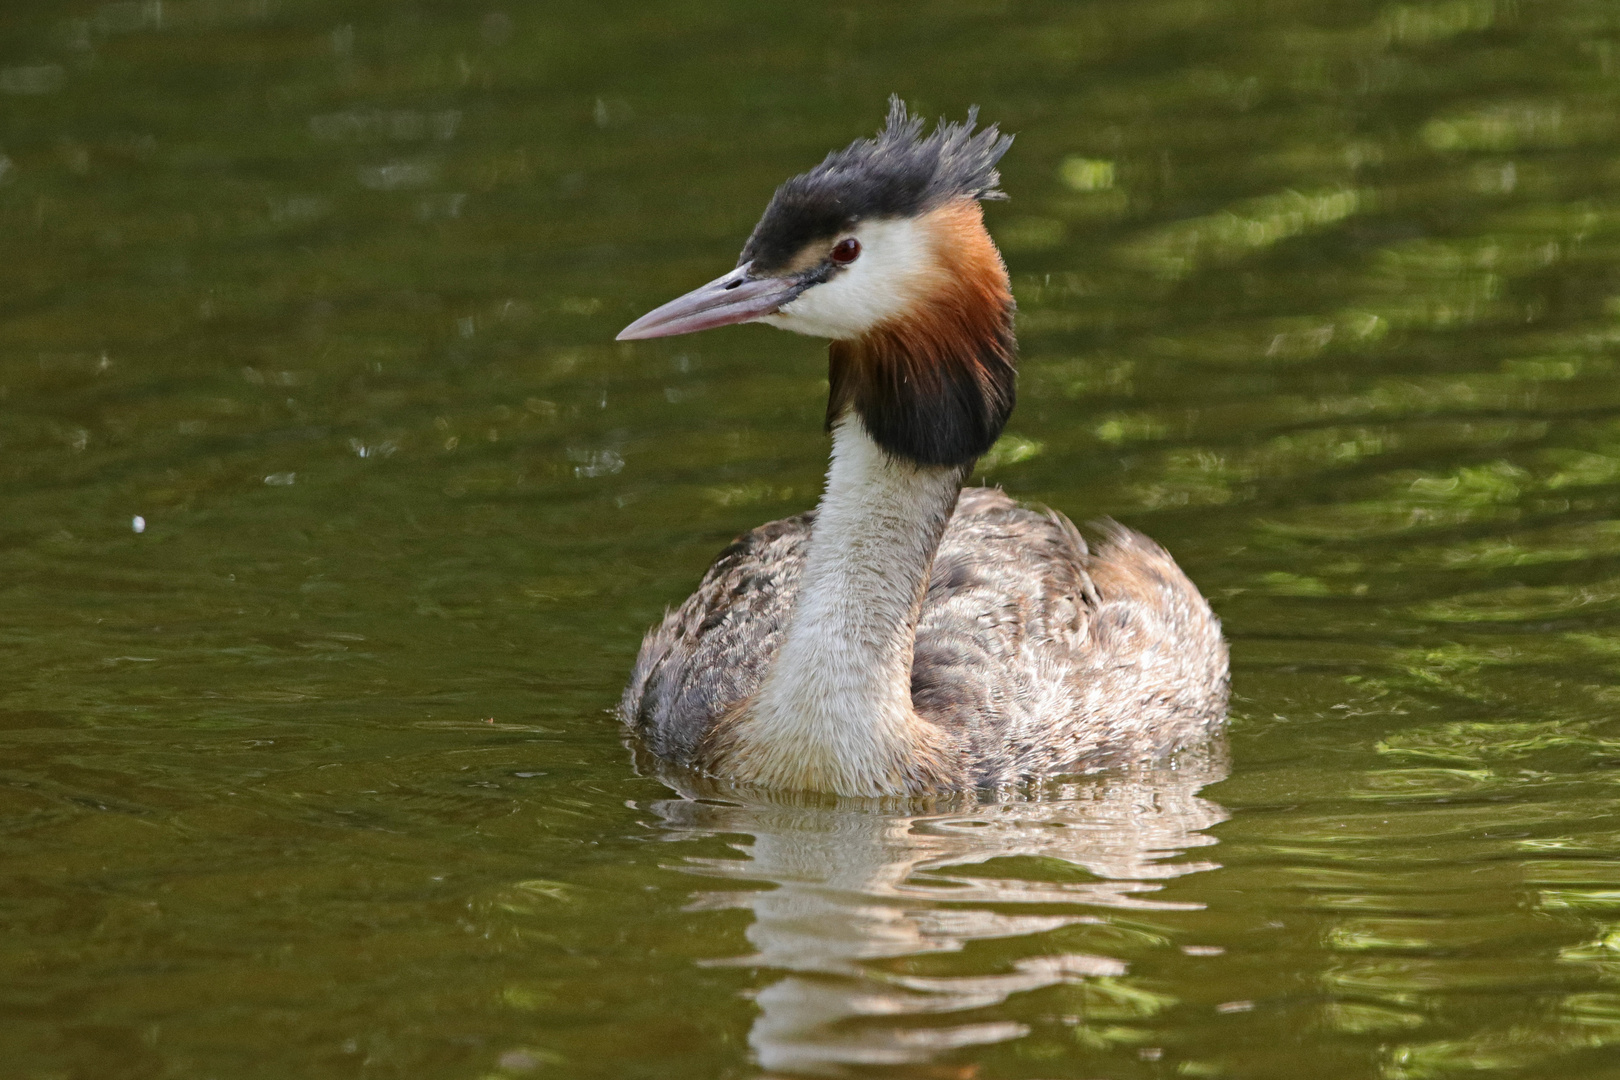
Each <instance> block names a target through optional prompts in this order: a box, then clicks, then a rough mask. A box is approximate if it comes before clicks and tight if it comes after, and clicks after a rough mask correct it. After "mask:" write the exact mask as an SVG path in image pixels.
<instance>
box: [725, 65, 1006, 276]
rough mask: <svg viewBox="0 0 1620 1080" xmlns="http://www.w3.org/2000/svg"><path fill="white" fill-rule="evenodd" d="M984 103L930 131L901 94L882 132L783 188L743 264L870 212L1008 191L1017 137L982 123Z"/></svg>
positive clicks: (776, 257) (767, 261)
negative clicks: (1010, 154)
mask: <svg viewBox="0 0 1620 1080" xmlns="http://www.w3.org/2000/svg"><path fill="white" fill-rule="evenodd" d="M978 117H979V110H978V108H977V107H974V108H972V109H969V110H968V115H967V119H966V120H965V121H963V122H962V123H960V124H953V123H949V122H947V121H945V120H941V121H940V122H939V124H938V125H937V126H936V127H935V128H934V130H933V131H932V132H930V133H929V134H927V135H924V134H923V120H922V118H921V117H916V116H912V115H910V113H909V112H907V110H906V103H905V102H903V101H901V100H900V97H899V95H895V96H893V97H891V98H889V120H888V123H887V124H886V125H884V128H883V130H882V131H880V132H878V134H877V137H876V138H872V139H857V140H856V141H855V142H852V143H850V144H849V145H848V146H847V147H845V148H844V149H842V150H835V151H833V152H832V153H830V154H828V155H827V158H826V160H825V161H823V162H822V163H821V164H820V165H817V166H816V167H815V168H814V169H811V170H810V171H809V172H807V173H801V174H800V175H798V176H795V177H794V178H793V179H791V180H789V181H787V182H786V183H784V184H783V185H782V186H781V187H779V188H777V189H776V194H775V195H773V196H772V197H771V201H770V205H768V206H767V207H766V208H765V214H764V216H763V217H761V218H760V219H759V224H758V225H756V226H754V233H753V235H752V236H750V237H749V238H748V243H747V245H746V246H744V248H743V253H742V258H741V259H739V260H738V265H741V264H742V263H745V262H752V263H753V264H754V266H755V268H756V269H759V270H762V271H766V272H769V271H771V270H774V269H777V268H778V267H780V266H782V265H784V264H786V263H787V262H788V261H789V260H790V259H792V258H793V257H794V256H795V255H797V254H798V253H799V251H800V250H802V249H803V248H804V246H805V245H806V244H808V243H810V242H811V241H812V240H820V239H825V238H828V237H831V236H835V235H837V234H838V233H839V232H842V231H843V230H845V229H848V228H849V227H850V226H852V225H854V224H855V223H856V222H857V221H861V220H863V219H868V218H886V217H910V216H912V215H914V214H918V213H921V212H923V211H925V210H929V209H932V208H933V207H936V206H938V205H940V204H941V203H944V202H947V201H948V200H951V199H964V198H965V199H1004V198H1006V197H1007V196H1006V195H1004V194H1003V193H1002V192H1001V191H1000V190H998V188H997V187H996V185H997V184H999V183H1000V182H1001V174H1000V173H999V172H997V171H996V162H998V161H1000V160H1001V155H1003V154H1005V153H1006V152H1007V148H1008V147H1009V146H1011V145H1012V141H1013V137H1012V136H1011V135H1003V134H1002V133H1001V132H1000V130H999V129H998V128H997V127H996V125H994V124H991V125H990V126H989V127H986V128H984V129H982V130H980V131H974V130H973V128H974V125H975V124H976V123H977V122H978Z"/></svg>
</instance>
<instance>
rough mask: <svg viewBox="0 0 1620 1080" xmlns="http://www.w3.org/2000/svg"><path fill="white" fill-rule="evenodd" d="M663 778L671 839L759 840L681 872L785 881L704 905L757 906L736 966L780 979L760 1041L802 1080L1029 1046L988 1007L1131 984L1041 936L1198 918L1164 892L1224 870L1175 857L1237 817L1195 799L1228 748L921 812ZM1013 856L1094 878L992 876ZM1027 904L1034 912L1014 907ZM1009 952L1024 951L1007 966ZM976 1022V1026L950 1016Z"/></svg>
mask: <svg viewBox="0 0 1620 1080" xmlns="http://www.w3.org/2000/svg"><path fill="white" fill-rule="evenodd" d="M661 775H662V778H663V779H664V780H665V782H666V783H669V784H671V785H672V786H675V787H676V788H677V789H678V790H681V791H682V794H684V795H685V796H687V797H686V798H680V799H668V800H664V801H662V802H659V803H656V804H654V806H653V809H654V810H656V811H657V813H658V814H659V816H660V817H662V818H663V822H664V827H665V828H666V829H668V830H670V831H671V832H673V833H674V834H676V835H677V836H682V835H684V836H702V835H716V834H718V835H727V836H735V835H737V834H743V835H747V836H749V837H751V838H752V839H751V840H750V841H748V842H746V843H738V844H736V845H735V846H736V847H737V849H738V850H739V851H741V852H743V853H744V854H745V855H747V858H746V859H687V860H685V861H684V862H683V863H682V864H680V865H681V866H682V867H683V868H684V869H687V870H690V871H692V872H694V873H698V874H704V875H713V876H716V877H725V878H732V879H741V880H746V881H759V882H766V883H769V884H771V885H773V886H775V887H774V888H772V889H769V890H766V891H758V892H753V891H748V892H739V891H736V890H726V891H716V892H713V893H709V894H706V895H701V896H699V897H698V898H697V906H700V907H711V908H714V907H726V908H745V909H749V910H751V911H752V912H753V917H754V921H753V923H752V925H750V927H749V928H748V931H747V933H748V940H749V943H750V944H751V945H752V946H753V947H754V949H755V953H754V955H752V956H749V957H743V958H739V959H738V960H735V961H730V962H732V963H739V964H746V965H749V966H758V967H760V968H764V969H767V970H768V971H773V972H780V973H783V974H782V976H781V977H780V978H778V979H777V980H776V981H775V982H773V983H771V984H770V985H769V986H766V987H765V988H764V989H763V990H761V991H760V992H759V993H758V995H757V997H756V1001H757V1003H758V1005H759V1009H760V1013H759V1016H758V1017H757V1019H756V1020H755V1021H754V1025H753V1029H752V1031H751V1033H750V1035H749V1044H750V1046H751V1047H752V1048H753V1051H754V1053H755V1055H756V1056H757V1058H758V1060H759V1063H760V1065H761V1066H762V1067H764V1068H765V1069H767V1070H769V1071H772V1072H779V1073H790V1074H820V1075H840V1074H844V1073H847V1072H849V1071H850V1070H852V1069H857V1070H858V1069H859V1068H860V1067H861V1066H866V1067H881V1066H891V1067H892V1066H901V1065H907V1066H913V1067H916V1066H921V1065H923V1064H925V1063H930V1062H932V1063H934V1064H936V1065H938V1064H940V1062H939V1058H940V1057H942V1056H945V1055H946V1054H947V1053H948V1051H950V1050H953V1049H956V1048H960V1047H968V1046H984V1045H988V1044H992V1043H998V1042H1003V1041H1006V1040H1009V1039H1015V1038H1018V1037H1020V1036H1021V1035H1023V1034H1024V1033H1025V1030H1026V1029H1025V1027H1024V1026H1023V1025H1022V1024H1020V1023H1018V1022H1016V1021H1015V1020H1012V1019H1010V1018H1007V1017H1005V1015H1003V1016H1002V1017H1000V1018H998V1017H997V1015H996V1013H995V1011H994V1010H995V1009H996V1007H997V1006H1000V1005H1001V1004H1002V1003H1003V1002H1005V1001H1007V999H1008V998H1010V997H1011V996H1012V995H1015V994H1021V993H1026V992H1029V991H1035V990H1040V989H1042V988H1045V987H1049V986H1053V985H1055V984H1058V983H1071V982H1077V981H1081V980H1084V979H1089V978H1095V977H1109V976H1116V977H1117V976H1122V975H1124V974H1125V973H1126V964H1125V963H1123V962H1122V961H1121V960H1119V959H1116V958H1114V957H1110V956H1104V955H1095V954H1091V953H1081V952H1072V951H1062V949H1061V947H1055V943H1054V940H1053V939H1051V938H1049V937H1044V936H1038V935H1046V934H1048V933H1049V932H1050V931H1053V930H1056V929H1059V928H1061V927H1065V926H1073V925H1075V924H1079V923H1097V922H1101V921H1103V919H1102V918H1100V917H1099V915H1101V914H1106V912H1107V910H1108V909H1117V908H1125V909H1135V910H1137V911H1141V910H1144V909H1160V910H1163V909H1166V908H1186V907H1189V906H1192V905H1187V904H1178V903H1171V902H1166V901H1163V900H1159V899H1156V898H1155V897H1154V895H1153V894H1154V893H1155V892H1156V891H1157V890H1159V889H1161V888H1162V883H1163V882H1164V881H1166V880H1168V879H1172V878H1175V877H1179V876H1181V875H1183V874H1189V873H1195V872H1197V871H1201V870H1209V869H1213V868H1215V866H1216V864H1215V863H1212V862H1209V861H1197V862H1172V861H1169V860H1171V859H1173V858H1174V857H1175V856H1178V855H1180V854H1181V853H1182V852H1184V851H1185V850H1186V849H1188V848H1193V847H1202V846H1205V845H1209V844H1213V843H1215V839H1214V838H1213V837H1210V836H1206V835H1203V834H1202V833H1201V832H1200V830H1203V829H1207V828H1209V827H1210V826H1212V825H1214V824H1216V823H1218V822H1220V821H1224V820H1225V818H1226V813H1225V811H1223V810H1222V809H1221V808H1220V807H1219V806H1218V805H1216V804H1215V803H1212V802H1209V801H1208V800H1206V799H1202V798H1200V797H1198V790H1199V789H1200V788H1201V787H1203V786H1204V785H1205V784H1209V783H1213V782H1215V781H1217V780H1220V779H1222V778H1223V777H1224V776H1225V775H1226V768H1225V759H1224V756H1223V750H1222V748H1221V747H1218V746H1211V747H1206V748H1205V753H1203V754H1201V755H1188V756H1186V757H1184V758H1183V759H1182V760H1180V761H1179V762H1177V764H1176V767H1174V768H1171V767H1159V768H1154V769H1143V770H1132V771H1130V772H1127V773H1124V774H1118V775H1113V776H1109V777H1097V778H1093V779H1089V780H1086V781H1082V782H1078V783H1063V784H1060V785H1056V784H1055V785H1050V789H1049V790H1048V791H1047V793H1046V797H1045V798H1041V799H1038V800H1029V801H1016V802H984V803H979V802H975V801H973V800H971V799H970V798H968V799H963V800H961V802H960V805H958V806H956V807H954V808H944V807H935V808H932V809H930V810H928V811H927V812H922V813H916V812H911V813H898V814H886V813H877V812H873V810H872V809H871V808H870V806H865V807H849V806H839V805H835V804H832V803H827V802H822V803H820V804H819V805H816V804H814V803H813V802H812V801H811V800H806V799H800V800H798V802H799V805H792V803H791V800H789V799H784V800H781V801H778V802H775V803H766V804H761V803H760V802H758V801H751V802H750V803H747V804H744V803H740V802H731V801H722V800H724V799H726V797H727V796H726V793H725V792H724V791H721V790H717V786H716V785H714V784H712V783H711V784H707V785H706V784H704V782H703V781H701V780H692V779H689V778H688V779H683V778H680V777H677V776H673V775H672V771H671V770H667V769H666V770H663V771H662V773H661ZM717 795H718V796H719V797H718V798H717V797H716V796H717ZM1016 856H1031V857H1036V858H1042V859H1045V860H1049V861H1056V862H1060V863H1063V864H1068V865H1070V866H1074V867H1079V868H1081V869H1083V870H1085V871H1088V872H1089V873H1088V875H1087V876H1094V880H1073V879H1074V878H1076V877H1078V875H1074V874H1072V873H1071V874H1063V873H1058V874H1053V873H1047V874H1044V875H1040V877H1043V878H1045V879H1046V880H1036V879H1032V878H1028V877H1012V876H1001V875H1004V874H1006V873H1007V871H1006V870H1005V869H999V870H998V869H996V868H993V867H985V866H984V865H983V864H985V863H988V862H990V861H991V860H993V859H1003V858H1009V857H1016ZM1037 865H1038V864H1037ZM1054 878H1055V879H1057V880H1052V879H1054ZM1024 905H1029V906H1033V907H1035V909H1036V910H1034V911H1028V912H1021V911H1018V910H1017V909H1018V907H1019V906H1024ZM1017 938H1029V939H1031V940H1030V943H1029V945H1028V946H1027V947H1026V946H1020V945H1019V944H1018V943H1017V942H1015V941H1011V940H1009V941H1008V943H1007V945H1006V946H1004V947H1003V948H1002V949H1000V950H997V952H998V953H999V954H1000V955H998V956H997V958H996V959H994V960H990V961H988V962H987V961H986V959H985V955H984V953H983V952H979V951H975V952H973V953H969V954H967V955H963V956H959V957H957V958H955V959H951V960H948V961H936V962H935V963H933V964H930V965H929V966H930V967H931V968H932V969H934V972H935V973H934V974H930V975H927V976H922V975H915V974H904V973H902V971H903V970H904V969H905V968H908V967H913V966H914V965H905V964H896V963H894V961H896V960H898V959H899V958H903V957H917V956H924V955H931V954H932V955H940V954H951V953H961V952H962V950H963V949H964V948H965V947H967V946H968V945H969V944H970V943H972V942H976V941H988V940H992V939H1017ZM1009 953H1010V954H1013V955H1017V954H1018V953H1023V954H1024V955H1023V956H1022V958H1021V959H1016V960H1014V961H1013V962H1011V963H1008V962H1007V956H1008V954H1009ZM886 961H887V962H886ZM987 968H989V969H990V970H987ZM942 969H943V970H946V971H948V972H949V973H947V974H939V973H938V972H939V971H940V970H942ZM969 1010H973V1011H974V1013H975V1015H974V1016H973V1017H971V1018H964V1020H963V1021H961V1022H956V1023H952V1022H951V1020H952V1017H953V1015H955V1014H960V1013H964V1012H968V1011H969ZM985 1010H990V1011H989V1012H988V1013H987V1012H986V1011H985ZM1003 1012H1004V1010H1003ZM907 1075H910V1073H908V1074H907ZM929 1075H933V1073H931V1072H930V1073H929ZM939 1075H945V1074H943V1073H941V1074H939Z"/></svg>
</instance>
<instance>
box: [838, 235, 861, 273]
mask: <svg viewBox="0 0 1620 1080" xmlns="http://www.w3.org/2000/svg"><path fill="white" fill-rule="evenodd" d="M860 255H861V242H860V241H859V240H857V239H855V238H854V237H853V236H851V237H850V238H849V239H847V240H840V241H838V244H837V246H835V247H834V248H833V249H832V261H833V262H835V263H838V264H839V265H840V266H848V265H849V264H850V263H852V262H854V261H855V260H856V259H858V258H860Z"/></svg>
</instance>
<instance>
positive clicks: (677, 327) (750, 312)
mask: <svg viewBox="0 0 1620 1080" xmlns="http://www.w3.org/2000/svg"><path fill="white" fill-rule="evenodd" d="M750 265H751V264H749V263H744V264H743V265H741V266H739V267H737V269H735V270H733V271H731V272H730V273H728V274H723V275H721V276H720V277H717V278H715V279H714V280H713V281H711V282H709V283H708V284H707V285H700V286H699V287H698V288H696V289H693V290H692V291H691V292H689V293H687V294H686V295H685V296H679V297H676V298H675V299H674V300H671V301H670V302H669V303H667V304H665V305H664V306H663V307H659V308H654V309H653V310H651V311H649V312H647V314H645V315H643V316H642V317H641V318H639V319H637V320H636V321H635V322H633V323H631V324H630V325H629V326H627V327H625V328H624V329H623V330H620V331H619V336H618V337H617V338H615V339H614V340H616V341H640V340H642V339H644V338H658V337H673V336H674V335H676V334H691V333H695V332H696V331H698V330H712V329H713V328H715V327H716V326H730V325H732V324H733V323H745V322H753V321H754V320H755V319H761V318H764V317H765V316H766V315H775V314H776V313H777V312H778V311H780V310H781V309H782V305H784V304H789V303H792V302H793V301H794V300H795V299H797V298H798V296H799V294H800V293H801V292H803V291H804V290H805V288H806V286H805V284H804V283H803V282H799V281H794V280H793V279H792V278H776V277H758V278H756V277H750V276H749V275H748V268H749V266H750Z"/></svg>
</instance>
